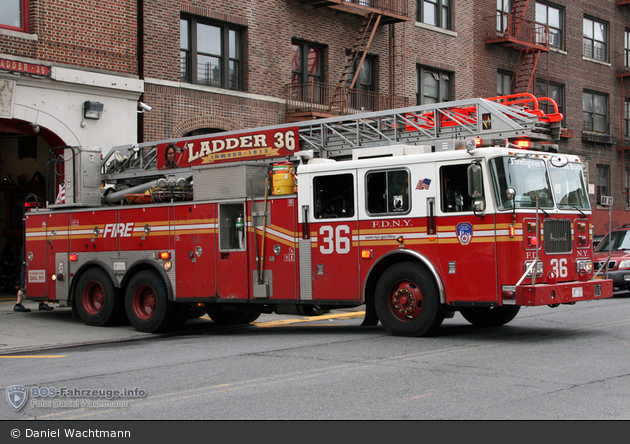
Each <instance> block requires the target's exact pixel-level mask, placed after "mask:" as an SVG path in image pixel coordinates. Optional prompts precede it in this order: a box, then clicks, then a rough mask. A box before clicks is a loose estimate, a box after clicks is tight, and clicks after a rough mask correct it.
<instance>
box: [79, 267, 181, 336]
mask: <svg viewBox="0 0 630 444" xmlns="http://www.w3.org/2000/svg"><path fill="white" fill-rule="evenodd" d="M74 301H75V304H76V307H77V312H78V313H79V317H80V318H81V320H83V322H85V323H86V324H88V325H95V326H102V327H104V326H109V325H115V324H119V323H122V322H124V321H126V320H128V321H129V322H130V323H131V325H132V326H133V327H134V328H135V329H136V330H138V331H142V332H148V333H158V332H162V331H166V330H168V329H169V328H171V327H172V326H174V324H175V321H176V320H178V319H179V316H178V314H179V306H178V305H177V304H175V303H174V302H172V301H170V300H169V299H168V290H167V288H166V284H165V283H164V281H163V279H161V277H160V276H159V275H158V274H157V273H156V272H155V271H152V270H143V271H140V272H138V273H136V274H135V275H134V276H133V277H132V278H131V280H130V281H129V284H128V285H127V290H126V292H125V293H124V294H123V293H122V292H121V290H120V289H119V288H116V287H115V286H114V284H113V282H112V280H111V279H110V277H109V275H108V274H107V273H106V272H105V271H103V270H102V269H100V268H96V267H95V268H91V269H89V270H86V271H85V273H83V274H82V275H81V276H80V277H79V280H78V281H77V285H76V290H75V294H74Z"/></svg>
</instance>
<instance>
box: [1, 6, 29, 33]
mask: <svg viewBox="0 0 630 444" xmlns="http://www.w3.org/2000/svg"><path fill="white" fill-rule="evenodd" d="M0 28H4V29H11V30H14V31H23V32H27V31H28V0H2V1H0Z"/></svg>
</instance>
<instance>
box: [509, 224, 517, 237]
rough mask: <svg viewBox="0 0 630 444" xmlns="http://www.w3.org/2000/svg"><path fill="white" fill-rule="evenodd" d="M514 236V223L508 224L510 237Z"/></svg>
mask: <svg viewBox="0 0 630 444" xmlns="http://www.w3.org/2000/svg"><path fill="white" fill-rule="evenodd" d="M514 236H516V228H515V227H514V225H510V238H513V237H514Z"/></svg>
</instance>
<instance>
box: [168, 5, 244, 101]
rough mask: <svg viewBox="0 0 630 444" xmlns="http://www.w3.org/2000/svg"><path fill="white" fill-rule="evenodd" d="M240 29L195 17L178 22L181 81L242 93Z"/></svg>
mask: <svg viewBox="0 0 630 444" xmlns="http://www.w3.org/2000/svg"><path fill="white" fill-rule="evenodd" d="M241 38H242V30H241V29H239V28H237V27H235V26H232V25H229V24H225V23H216V22H211V21H205V20H202V19H199V18H196V17H189V18H182V19H181V21H180V55H181V65H180V67H181V71H180V72H181V80H182V81H183V82H188V83H198V84H202V85H208V86H214V87H217V88H224V89H232V90H242V88H243V85H242V83H243V82H242V80H241V70H242V49H241Z"/></svg>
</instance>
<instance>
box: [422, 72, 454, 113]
mask: <svg viewBox="0 0 630 444" xmlns="http://www.w3.org/2000/svg"><path fill="white" fill-rule="evenodd" d="M417 74H418V75H417V78H418V80H417V87H416V103H417V104H418V105H426V104H428V103H438V102H448V101H449V100H451V73H449V72H445V71H438V70H434V69H431V68H425V67H422V66H420V67H418V69H417Z"/></svg>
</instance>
